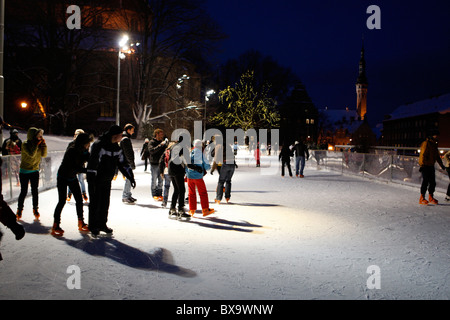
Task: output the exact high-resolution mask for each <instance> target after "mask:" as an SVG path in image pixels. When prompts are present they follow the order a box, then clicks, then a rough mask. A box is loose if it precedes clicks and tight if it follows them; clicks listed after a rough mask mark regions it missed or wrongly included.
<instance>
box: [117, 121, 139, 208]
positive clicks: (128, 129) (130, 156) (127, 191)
mask: <svg viewBox="0 0 450 320" xmlns="http://www.w3.org/2000/svg"><path fill="white" fill-rule="evenodd" d="M123 129H124V132H123V134H122V141H121V142H120V147H121V148H122V150H123V154H124V156H125V158H126V159H127V162H128V164H129V165H130V167H131V170H134V169H136V165H135V163H134V150H133V144H132V143H131V137H132V136H133V134H134V126H133V125H132V124H130V123H129V124H127V125H125V127H124V128H123ZM135 201H136V199H135V198H133V197H132V194H131V181H130V180H129V179H126V180H125V185H124V187H123V193H122V202H124V203H130V204H133V203H134V202H135Z"/></svg>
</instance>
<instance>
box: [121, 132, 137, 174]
mask: <svg viewBox="0 0 450 320" xmlns="http://www.w3.org/2000/svg"><path fill="white" fill-rule="evenodd" d="M120 147H121V148H122V150H123V154H124V155H125V158H126V159H127V161H128V164H129V165H130V167H131V169H133V170H134V169H136V165H135V163H134V150H133V144H132V143H131V135H129V134H128V133H127V132H126V131H125V132H124V133H123V135H122V141H120Z"/></svg>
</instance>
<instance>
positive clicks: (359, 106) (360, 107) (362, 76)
mask: <svg viewBox="0 0 450 320" xmlns="http://www.w3.org/2000/svg"><path fill="white" fill-rule="evenodd" d="M368 86H369V84H368V83H367V77H366V60H364V42H363V46H362V49H361V59H360V60H359V75H358V79H357V80H356V112H357V113H358V116H359V117H360V118H361V120H364V117H365V115H366V113H367V87H368Z"/></svg>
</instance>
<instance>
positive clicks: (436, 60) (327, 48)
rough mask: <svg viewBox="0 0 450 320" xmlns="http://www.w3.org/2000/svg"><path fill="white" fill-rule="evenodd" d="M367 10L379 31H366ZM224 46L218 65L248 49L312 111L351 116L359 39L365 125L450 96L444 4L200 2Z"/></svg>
mask: <svg viewBox="0 0 450 320" xmlns="http://www.w3.org/2000/svg"><path fill="white" fill-rule="evenodd" d="M370 5H377V6H379V7H380V9H381V30H369V29H368V28H367V26H366V21H367V19H368V18H369V17H370V14H367V13H366V10H367V8H368V7H369V6H370ZM207 10H208V12H209V13H210V14H211V16H212V17H213V18H214V19H215V20H216V21H217V22H218V23H219V25H221V27H222V28H223V31H224V32H225V33H226V34H227V35H228V36H229V38H228V39H227V40H225V41H223V43H222V45H221V48H220V49H221V50H222V51H221V53H219V54H218V57H217V59H218V60H219V62H222V61H226V60H227V59H228V58H237V57H238V56H239V55H240V54H242V53H244V52H245V51H247V50H249V49H255V50H258V51H260V52H261V53H262V54H263V55H268V56H272V57H273V58H274V59H275V60H276V61H277V62H278V63H279V64H280V65H282V66H285V67H290V68H291V69H292V70H293V71H294V72H295V73H296V74H297V75H298V76H299V77H300V79H301V80H302V82H303V83H304V85H305V87H306V89H307V91H308V93H309V95H310V96H311V98H312V100H313V102H314V104H315V105H316V107H317V108H319V109H320V108H324V107H325V106H327V107H329V108H332V109H343V108H345V107H349V108H352V109H355V108H356V94H355V82H356V78H357V76H358V64H359V58H360V50H361V44H362V37H363V36H364V46H365V52H366V65H367V77H368V80H369V91H368V114H367V115H368V119H369V121H370V123H371V124H372V125H375V124H377V123H380V122H381V121H382V120H383V116H384V115H385V114H388V113H390V112H391V111H393V109H395V108H396V107H397V106H399V105H401V104H405V103H408V102H414V101H417V100H422V99H427V98H429V97H431V96H434V95H440V94H444V93H450V1H448V0H428V1H406V0H389V1H386V0H382V1H380V0H370V1H366V0H339V1H338V0H335V1H331V0H316V1H312V0H308V1H303V0H278V1H276V0H275V1H269V0H227V1H218V0H207Z"/></svg>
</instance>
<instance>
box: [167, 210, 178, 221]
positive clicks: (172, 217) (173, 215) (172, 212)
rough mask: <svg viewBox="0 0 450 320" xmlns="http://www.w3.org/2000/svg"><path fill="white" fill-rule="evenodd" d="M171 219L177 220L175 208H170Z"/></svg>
mask: <svg viewBox="0 0 450 320" xmlns="http://www.w3.org/2000/svg"><path fill="white" fill-rule="evenodd" d="M169 219H177V210H176V209H175V208H170V210H169Z"/></svg>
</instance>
